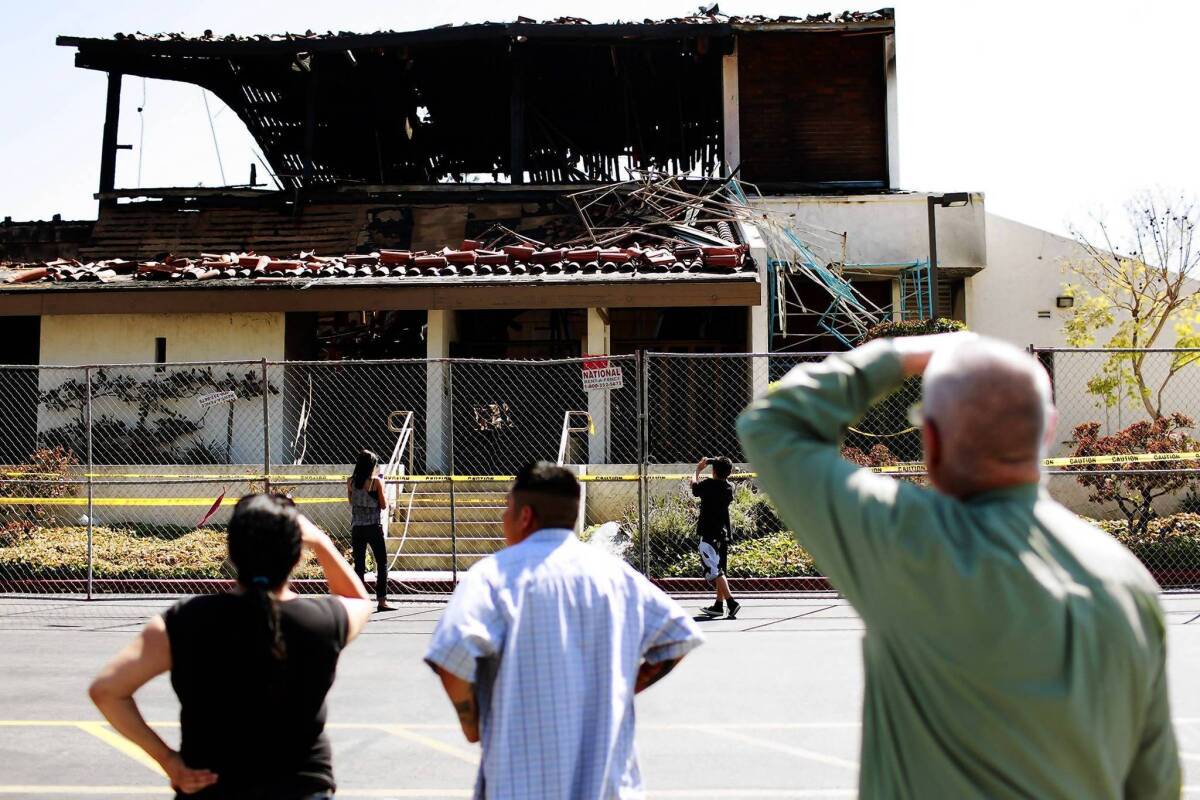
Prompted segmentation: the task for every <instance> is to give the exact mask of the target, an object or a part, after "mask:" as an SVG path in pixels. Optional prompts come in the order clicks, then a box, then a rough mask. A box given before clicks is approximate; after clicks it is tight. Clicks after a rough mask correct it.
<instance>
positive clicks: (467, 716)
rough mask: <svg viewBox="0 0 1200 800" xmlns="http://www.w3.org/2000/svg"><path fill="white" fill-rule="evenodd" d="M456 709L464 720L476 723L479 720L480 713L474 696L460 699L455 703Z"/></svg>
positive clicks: (459, 716)
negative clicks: (476, 707)
mask: <svg viewBox="0 0 1200 800" xmlns="http://www.w3.org/2000/svg"><path fill="white" fill-rule="evenodd" d="M454 710H455V711H457V712H458V718H459V719H460V720H462V721H463V722H469V723H471V724H472V725H474V724H475V723H476V722H477V721H478V718H479V713H478V711H476V709H475V699H474V698H468V699H466V700H460V701H458V702H457V703H455V704H454Z"/></svg>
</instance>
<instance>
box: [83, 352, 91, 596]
mask: <svg viewBox="0 0 1200 800" xmlns="http://www.w3.org/2000/svg"><path fill="white" fill-rule="evenodd" d="M83 374H84V377H85V379H86V380H87V394H86V398H87V399H86V401H85V416H86V422H87V599H88V600H91V599H92V472H93V471H94V470H93V469H92V368H91V367H84V368H83Z"/></svg>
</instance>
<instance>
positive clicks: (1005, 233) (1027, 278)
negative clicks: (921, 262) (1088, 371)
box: [965, 214, 1084, 347]
mask: <svg viewBox="0 0 1200 800" xmlns="http://www.w3.org/2000/svg"><path fill="white" fill-rule="evenodd" d="M1083 256H1084V253H1083V250H1082V248H1080V246H1079V245H1078V244H1077V243H1076V242H1075V241H1074V240H1072V239H1069V238H1067V237H1065V236H1058V235H1056V234H1053V233H1050V232H1049V231H1044V230H1042V229H1040V228H1034V227H1031V226H1029V225H1023V224H1022V223H1020V222H1016V221H1014V220H1011V219H1007V218H1005V217H1000V216H996V215H995V214H988V215H987V268H986V269H983V270H981V271H980V272H978V273H977V274H975V275H973V276H972V277H970V278H967V280H966V281H965V288H966V295H967V297H966V301H967V314H966V316H967V325H969V326H970V328H971V330H973V331H976V332H977V333H983V334H986V335H988V336H995V337H996V338H998V339H1004V340H1005V341H1008V342H1012V343H1013V344H1015V345H1018V346H1020V347H1027V346H1028V345H1031V344H1032V345H1034V346H1036V347H1065V346H1066V339H1065V337H1064V336H1063V323H1064V321H1065V320H1066V318H1067V315H1068V314H1069V313H1070V310H1069V309H1059V308H1056V307H1055V304H1054V298H1055V297H1056V296H1058V295H1060V294H1062V290H1063V285H1064V284H1065V283H1067V282H1068V281H1069V276H1068V275H1067V273H1066V272H1065V271H1064V267H1063V264H1064V261H1069V260H1073V259H1079V258H1082V257H1083ZM1039 311H1049V312H1050V319H1039V318H1038V312H1039Z"/></svg>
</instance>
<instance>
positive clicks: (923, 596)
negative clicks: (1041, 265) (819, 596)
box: [738, 334, 1181, 800]
mask: <svg viewBox="0 0 1200 800" xmlns="http://www.w3.org/2000/svg"><path fill="white" fill-rule="evenodd" d="M922 374H923V375H924V396H925V402H924V407H923V409H922V411H921V414H920V416H921V418H922V436H923V439H924V444H925V461H926V467H927V469H928V472H929V477H930V481H931V482H932V484H933V487H934V488H933V489H932V490H930V489H925V488H922V487H920V486H917V485H916V484H914V483H912V482H905V481H897V480H894V479H892V478H890V477H886V476H883V475H878V474H875V473H872V472H871V471H870V470H865V469H860V468H858V467H855V466H854V465H853V464H850V463H848V462H846V461H844V460H843V459H842V458H841V457H840V451H839V441H840V439H841V437H842V435H843V434H844V433H845V431H846V428H847V427H849V426H850V425H853V424H854V423H855V422H857V421H858V420H859V419H860V418H861V417H862V415H863V413H864V412H865V411H866V410H867V408H868V406H870V405H871V403H872V402H874V401H876V400H878V399H880V398H881V397H883V396H884V395H886V394H888V393H889V392H892V391H894V390H895V389H897V388H899V386H900V384H901V383H902V382H903V380H904V379H905V378H908V377H910V376H915V375H922ZM1054 421H1055V413H1054V409H1053V406H1052V405H1051V400H1050V382H1049V379H1048V378H1047V376H1046V373H1045V372H1044V371H1043V370H1042V368H1041V367H1040V366H1039V365H1038V363H1037V362H1036V360H1035V359H1033V358H1032V357H1031V356H1029V355H1028V354H1026V353H1023V352H1021V351H1020V350H1017V349H1016V348H1014V347H1011V346H1009V345H1006V344H1002V343H1000V342H996V341H992V340H989V339H985V338H982V337H976V336H972V335H970V334H953V335H950V336H932V337H912V338H907V339H898V340H895V341H890V340H884V341H876V342H872V343H870V344H868V345H866V346H864V347H860V348H858V349H857V350H854V351H852V352H850V353H846V354H844V355H836V356H831V357H830V358H827V359H826V360H825V361H823V362H821V363H819V364H809V365H803V366H799V367H797V368H796V369H794V370H792V371H791V372H790V373H789V374H788V375H787V377H785V378H784V379H783V380H782V381H780V382H779V383H778V384H777V385H775V386H773V387H772V389H771V391H770V392H769V393H768V395H767V396H766V397H765V398H763V399H760V400H758V401H757V402H755V403H754V404H753V405H751V406H750V408H748V409H747V410H746V411H745V412H744V413H743V414H742V416H741V417H740V418H739V420H738V433H739V435H740V436H741V439H742V444H743V446H744V448H745V452H746V454H747V456H748V457H749V459H750V461H751V462H752V464H753V465H754V467H755V469H756V470H757V471H758V476H759V481H760V484H761V485H762V487H763V488H765V489H766V491H767V492H768V493H769V494H770V496H771V499H772V500H773V501H774V502H775V504H776V506H777V508H778V510H779V512H780V516H781V517H782V518H783V520H784V521H785V522H786V523H787V524H788V525H789V527H790V528H791V530H793V531H795V536H796V539H797V541H798V542H799V543H800V544H801V545H803V546H804V547H805V548H807V549H808V550H809V552H810V553H811V554H812V555H813V557H814V558H815V559H816V562H817V564H818V565H819V566H820V567H821V569H823V570H824V572H825V574H826V575H827V576H829V579H830V580H831V581H832V582H833V583H834V585H835V586H837V588H838V589H839V590H840V591H841V592H842V593H843V594H844V595H845V596H846V597H847V599H848V600H849V601H850V602H851V603H852V604H853V605H854V607H855V609H856V610H857V611H858V613H859V614H860V615H861V616H862V619H863V621H864V623H865V624H866V636H865V639H864V642H863V660H864V662H865V667H866V690H865V691H866V696H865V699H864V703H863V742H862V769H861V771H860V772H859V791H860V796H861V797H863V798H883V797H887V798H893V797H905V798H956V800H961V798H1010V797H1011V798H1018V797H1021V798H1034V797H1036V798H1043V799H1044V798H1063V799H1064V800H1077V799H1078V798H1089V800H1106V799H1107V798H1114V799H1115V798H1134V797H1136V798H1172V800H1177V798H1178V797H1179V796H1180V783H1181V778H1180V768H1179V756H1178V752H1177V748H1176V742H1175V735H1174V732H1173V730H1172V728H1171V716H1170V704H1169V702H1168V699H1167V680H1166V651H1165V641H1164V639H1165V633H1164V623H1163V614H1162V610H1161V609H1160V607H1159V604H1158V586H1157V585H1156V584H1155V583H1154V580H1153V579H1152V578H1151V577H1150V575H1149V573H1147V572H1146V570H1145V569H1144V568H1143V567H1142V565H1141V564H1140V563H1139V562H1138V561H1137V559H1136V558H1134V557H1133V555H1132V554H1130V553H1129V551H1127V550H1126V549H1125V548H1124V547H1122V546H1121V545H1120V544H1118V543H1117V541H1116V540H1115V539H1113V538H1112V537H1111V536H1109V535H1107V534H1105V533H1103V532H1101V531H1099V530H1097V529H1096V528H1094V527H1092V526H1090V525H1088V524H1087V523H1085V522H1083V521H1082V520H1080V519H1079V518H1078V517H1076V516H1075V515H1074V514H1072V513H1071V512H1070V511H1068V510H1067V509H1065V508H1063V507H1062V506H1060V505H1059V504H1058V503H1056V502H1054V501H1053V500H1051V499H1050V497H1049V495H1048V494H1047V493H1046V492H1045V491H1044V490H1043V489H1041V488H1040V486H1039V478H1040V474H1039V466H1040V464H1039V460H1040V456H1041V454H1042V452H1043V451H1044V449H1045V447H1046V445H1047V443H1048V442H1049V441H1050V440H1051V437H1052V436H1053V428H1054Z"/></svg>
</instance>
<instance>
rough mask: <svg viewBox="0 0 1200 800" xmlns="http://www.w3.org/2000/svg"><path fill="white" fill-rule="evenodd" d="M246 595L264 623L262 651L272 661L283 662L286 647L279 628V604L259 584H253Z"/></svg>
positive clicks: (267, 590)
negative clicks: (264, 651) (267, 654)
mask: <svg viewBox="0 0 1200 800" xmlns="http://www.w3.org/2000/svg"><path fill="white" fill-rule="evenodd" d="M246 595H247V596H248V597H250V598H251V602H252V603H254V605H255V607H256V608H257V609H258V611H259V613H260V614H261V615H262V618H263V620H264V622H265V623H266V626H265V636H264V637H263V644H264V645H265V647H264V649H265V650H266V651H267V652H268V653H270V655H271V659H272V660H273V661H277V662H281V661H285V660H286V659H287V645H286V644H285V643H284V641H283V631H282V630H281V626H280V620H279V604H278V603H277V602H275V598H274V596H272V594H271V592H270V590H269V589H267V587H266V586H263V585H262V584H261V583H258V584H254V586H253V588H252V589H251V590H250V591H249V592H247V593H246Z"/></svg>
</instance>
